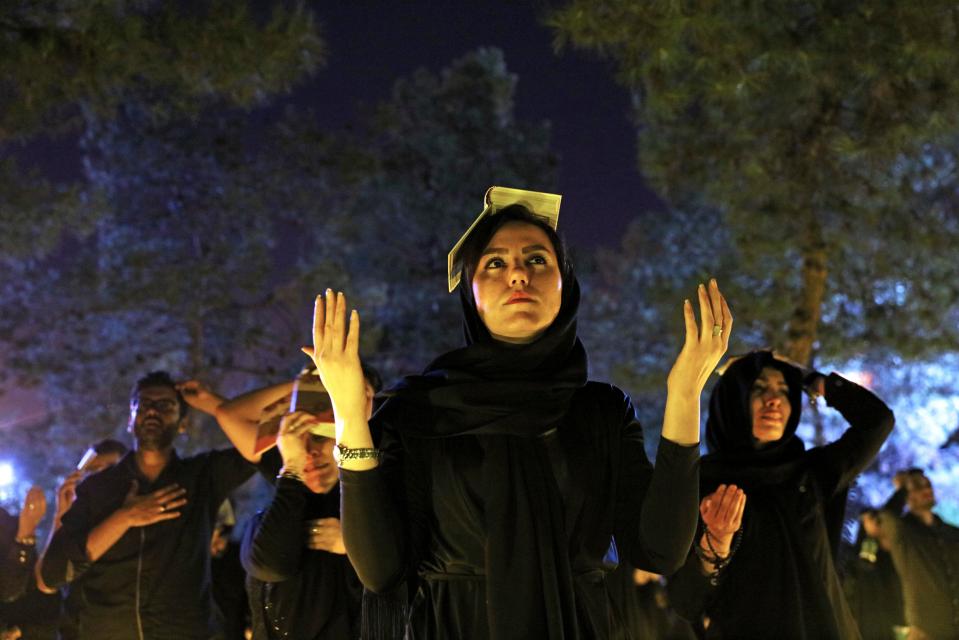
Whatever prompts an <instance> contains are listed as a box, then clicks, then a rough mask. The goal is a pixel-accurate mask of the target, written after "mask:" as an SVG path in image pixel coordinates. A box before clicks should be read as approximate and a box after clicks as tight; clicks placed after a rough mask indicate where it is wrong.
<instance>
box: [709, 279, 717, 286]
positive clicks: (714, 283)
mask: <svg viewBox="0 0 959 640" xmlns="http://www.w3.org/2000/svg"><path fill="white" fill-rule="evenodd" d="M709 284H711V285H713V286H714V287H715V286H716V278H712V279H710V281H709Z"/></svg>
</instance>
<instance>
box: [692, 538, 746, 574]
mask: <svg viewBox="0 0 959 640" xmlns="http://www.w3.org/2000/svg"><path fill="white" fill-rule="evenodd" d="M703 536H704V537H705V538H706V546H707V547H709V554H712V555H709V554H707V553H706V551H705V550H704V549H703V548H702V547H701V546H700V544H699V543H696V544H694V545H693V548H694V549H695V551H696V555H697V556H698V557H699V559H700V560H702V561H704V562H708V563H709V564H711V565H713V570H712V571H711V572H710V573H709V574H707V576H706V577H707V578H708V579H709V584H710V585H712V586H714V587H715V586H718V585H719V578H720V577H721V575H722V573H723V571H725V569H726V567H728V566H729V563H730V561H731V560H732V558H733V556H734V555H735V554H736V551H737V550H738V549H739V545H740V544H741V543H742V539H743V528H742V525H740V527H739V529H737V530H736V533H735V534H733V541H732V544H730V545H729V553H727V554H726V555H724V556H723V555H719V552H718V551H716V548H715V547H713V534H712V533H710V531H709V527H707V526H706V525H705V524H704V525H703Z"/></svg>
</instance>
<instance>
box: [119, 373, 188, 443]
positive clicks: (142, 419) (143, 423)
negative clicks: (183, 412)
mask: <svg viewBox="0 0 959 640" xmlns="http://www.w3.org/2000/svg"><path fill="white" fill-rule="evenodd" d="M182 427H183V423H182V421H181V420H180V404H179V402H178V401H177V395H176V390H174V389H173V388H172V387H163V386H160V387H145V388H143V389H140V391H139V393H137V397H136V399H135V400H134V401H133V402H131V403H130V423H129V424H128V425H127V431H129V432H131V433H132V434H133V436H134V437H135V438H136V441H137V448H138V449H143V450H146V451H161V450H163V449H166V448H168V447H171V446H172V445H173V440H174V438H176V434H177V433H178V432H179V431H180V430H181V428H182Z"/></svg>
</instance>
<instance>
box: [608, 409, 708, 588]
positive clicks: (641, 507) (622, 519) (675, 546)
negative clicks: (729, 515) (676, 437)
mask: <svg viewBox="0 0 959 640" xmlns="http://www.w3.org/2000/svg"><path fill="white" fill-rule="evenodd" d="M621 461H622V462H621V465H622V466H621V468H622V473H621V476H620V481H619V486H618V487H617V491H616V495H617V501H616V502H617V504H616V513H617V516H618V520H617V526H616V530H615V534H614V535H615V536H616V540H617V544H618V545H619V546H621V547H622V548H623V551H624V552H625V554H626V557H627V559H628V560H629V563H630V564H631V565H632V566H634V567H637V568H641V569H647V570H650V571H654V572H656V573H660V574H665V575H668V574H671V573H674V572H676V571H677V570H678V569H679V568H680V567H681V566H682V564H683V561H684V560H685V558H686V553H687V552H688V551H689V547H690V544H691V543H692V539H693V536H694V535H695V533H696V525H697V522H698V517H699V445H698V444H696V445H691V446H683V445H679V444H676V443H675V442H672V441H671V440H668V439H666V438H663V439H662V440H661V441H660V444H659V450H658V452H657V454H656V466H655V468H651V467H650V464H649V461H648V460H647V459H646V452H645V448H644V446H643V437H642V429H641V427H640V424H639V422H638V421H637V420H636V418H635V413H634V411H633V407H632V405H631V404H629V400H628V398H627V399H626V410H625V419H624V429H623V437H622V440H621Z"/></svg>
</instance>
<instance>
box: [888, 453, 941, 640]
mask: <svg viewBox="0 0 959 640" xmlns="http://www.w3.org/2000/svg"><path fill="white" fill-rule="evenodd" d="M893 486H894V487H895V489H896V491H895V493H894V494H893V496H892V497H891V498H890V499H889V502H887V503H886V505H885V506H884V507H883V509H882V513H881V515H880V527H881V530H882V535H883V536H884V537H885V538H886V539H887V540H888V543H889V548H890V550H891V553H892V561H893V564H894V565H895V567H896V571H898V573H899V577H900V579H901V580H902V595H903V601H904V602H905V614H906V623H907V624H908V625H909V636H908V637H909V639H910V640H926V639H927V638H931V639H934V640H946V639H952V638H959V528H956V527H953V526H950V525H948V524H946V523H945V522H943V521H942V519H941V518H940V517H939V516H937V515H936V514H934V513H933V512H932V508H933V507H934V506H936V494H935V492H934V491H933V488H932V483H931V482H930V481H929V478H927V477H926V475H925V474H924V473H923V472H922V470H921V469H908V470H906V471H901V472H899V473H897V474H896V476H895V478H893ZM904 505H905V507H906V513H905V514H903V513H902V508H903V506H904Z"/></svg>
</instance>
